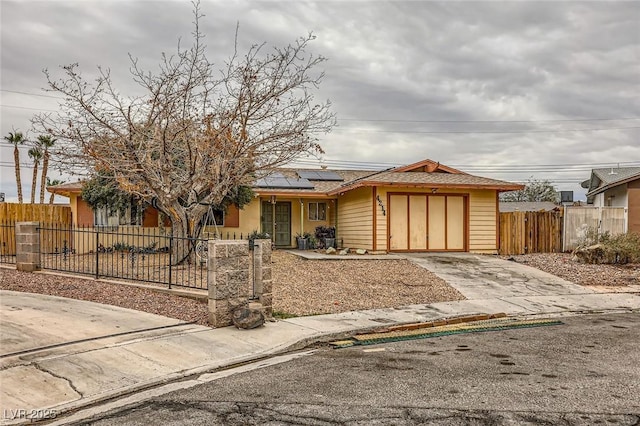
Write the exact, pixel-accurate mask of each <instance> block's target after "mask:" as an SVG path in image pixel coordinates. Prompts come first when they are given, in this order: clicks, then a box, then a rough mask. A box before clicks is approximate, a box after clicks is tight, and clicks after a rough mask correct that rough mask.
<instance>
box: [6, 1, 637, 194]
mask: <svg viewBox="0 0 640 426" xmlns="http://www.w3.org/2000/svg"><path fill="white" fill-rule="evenodd" d="M201 8H202V12H203V13H204V14H205V15H206V16H205V18H204V19H203V20H202V22H201V26H202V29H203V31H204V33H205V34H206V44H207V46H208V52H207V55H208V57H209V58H210V59H212V60H213V61H214V62H216V63H220V64H221V63H222V62H223V61H224V59H225V58H227V57H229V56H230V54H231V53H232V48H233V39H234V31H235V27H236V24H239V27H240V32H239V45H240V51H242V50H243V49H245V50H246V48H247V47H248V46H250V45H251V44H254V43H261V42H266V44H267V45H268V46H283V45H286V44H288V43H290V42H293V41H294V40H295V39H296V38H297V37H299V36H303V35H306V34H307V33H308V32H310V31H312V32H313V33H314V34H315V36H316V37H317V38H316V40H315V41H314V42H313V43H312V44H311V50H312V51H313V53H315V54H320V55H323V56H326V57H327V58H329V61H328V62H325V63H324V64H323V66H324V71H325V72H326V78H325V80H324V82H323V84H322V86H321V88H320V89H319V91H318V93H317V96H318V97H319V98H320V99H330V100H331V101H332V102H333V106H334V111H335V113H336V114H337V118H338V124H339V125H338V127H336V128H335V129H334V131H333V132H332V133H331V134H328V135H326V136H323V137H322V139H321V145H322V146H323V148H324V150H325V151H326V154H325V157H324V160H325V162H326V164H327V165H329V166H330V167H339V168H369V169H380V168H386V167H390V166H393V165H398V164H407V163H411V162H414V161H417V160H420V159H424V158H430V159H433V160H435V161H440V162H441V163H444V164H446V165H450V166H453V167H458V168H460V169H462V170H464V171H467V172H470V173H473V174H477V175H481V176H487V177H493V178H498V179H505V180H510V181H526V180H527V179H528V178H530V177H533V178H534V179H549V180H551V181H552V182H553V183H554V185H555V186H556V187H557V189H559V190H574V191H576V193H575V196H576V198H577V199H584V191H583V190H582V189H581V188H580V187H579V184H578V182H580V181H582V180H584V179H587V178H588V177H589V172H590V169H591V168H594V167H610V166H617V165H618V164H619V165H620V166H640V2H639V1H629V2H616V1H607V2H593V1H586V2H580V1H570V2H558V1H534V2H527V1H505V2H499V1H492V2H480V1H469V2H454V1H447V2H436V1H407V2H405V1H392V2H385V1H321V2H311V1H308V2H307V1H284V2H283V1H224V2H217V1H215V2H214V1H204V0H203V2H202V6H201ZM0 14H1V17H0V19H1V24H2V30H1V37H2V39H1V48H2V49H1V50H2V52H1V54H2V58H1V59H2V62H1V76H0V77H1V92H0V104H1V106H2V108H1V130H2V135H3V136H5V135H7V134H8V132H10V131H12V129H17V130H21V131H29V129H30V123H29V119H30V118H31V116H32V115H33V114H35V113H38V112H39V111H49V110H51V111H54V110H55V109H56V106H57V102H58V100H57V99H55V98H52V97H47V96H51V94H47V93H46V92H43V91H42V89H43V88H44V87H45V79H44V76H43V74H42V69H43V68H48V69H49V70H51V71H54V72H57V67H58V66H59V65H64V64H70V63H75V62H78V63H79V64H80V68H81V70H83V72H84V73H85V75H91V74H92V73H93V72H95V68H96V66H97V65H102V66H104V67H109V68H111V71H112V76H113V77H114V80H115V81H116V83H117V85H118V87H119V88H120V89H121V91H122V92H123V93H131V94H140V89H139V88H138V87H136V86H135V84H134V83H133V82H132V81H131V79H130V76H129V74H128V66H129V58H128V53H130V54H132V55H133V56H135V57H138V58H139V59H140V61H141V63H143V64H145V65H147V68H153V66H154V65H155V64H157V62H158V58H159V57H160V54H161V52H168V53H170V52H173V51H175V47H176V41H177V38H178V37H182V39H183V43H187V42H188V40H189V38H190V32H191V30H192V24H191V22H192V20H193V16H192V6H191V4H190V3H189V2H188V1H178V0H176V1H145V0H128V1H124V0H122V1H118V0H102V1H90V0H86V1H80V0H76V1H67V0H49V1H8V0H2V1H1V2H0ZM29 136H30V137H31V138H35V137H36V136H37V135H36V134H34V133H33V132H30V133H29ZM0 145H2V148H0V192H5V193H6V194H7V199H8V200H12V199H15V194H16V189H15V177H14V170H13V155H12V146H11V145H10V144H8V143H4V142H3V143H2V144H0ZM26 151H27V148H24V149H22V150H21V153H22V163H24V167H23V169H24V171H23V185H24V187H25V196H26V197H28V196H29V193H30V191H29V188H28V187H30V182H31V171H30V170H29V168H30V164H29V159H28V158H27V152H26ZM300 164H301V165H306V166H311V167H316V166H318V165H319V164H318V162H317V161H316V160H313V161H310V160H306V161H303V162H301V163H300ZM54 177H56V176H54ZM62 177H63V178H64V179H67V180H72V179H75V178H70V177H68V176H62Z"/></svg>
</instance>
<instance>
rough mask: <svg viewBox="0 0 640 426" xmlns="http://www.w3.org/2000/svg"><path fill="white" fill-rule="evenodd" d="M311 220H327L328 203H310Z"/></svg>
mask: <svg viewBox="0 0 640 426" xmlns="http://www.w3.org/2000/svg"><path fill="white" fill-rule="evenodd" d="M309 220H327V203H309Z"/></svg>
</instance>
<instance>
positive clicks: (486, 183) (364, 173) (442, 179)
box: [50, 163, 522, 197]
mask: <svg viewBox="0 0 640 426" xmlns="http://www.w3.org/2000/svg"><path fill="white" fill-rule="evenodd" d="M416 164H420V163H416ZM302 170H307V171H309V170H314V171H318V170H322V169H293V168H279V169H277V172H278V173H280V174H282V175H284V176H285V177H289V178H297V177H298V175H297V171H302ZM327 170H328V169H327ZM451 170H453V171H454V173H444V172H413V171H406V172H405V171H399V170H398V169H392V170H336V169H331V171H332V172H335V173H337V174H338V175H340V176H341V177H342V178H343V179H344V180H343V181H318V180H312V184H313V188H309V189H299V188H263V187H261V188H254V190H255V191H256V192H257V193H259V194H266V195H273V194H292V195H299V196H305V195H306V196H311V197H313V196H316V197H318V196H328V195H335V194H337V193H340V192H346V191H350V190H352V189H355V188H359V187H361V186H381V185H384V186H390V185H399V186H417V187H432V188H445V187H448V188H484V189H496V190H500V191H511V190H517V189H522V185H519V184H515V183H511V182H505V181H502V180H496V179H490V178H485V177H480V176H474V175H470V174H467V173H463V172H458V171H457V170H455V169H451ZM81 190H82V182H72V183H64V184H60V185H56V186H52V187H50V192H54V193H56V194H62V195H67V194H69V193H79V192H80V191H81Z"/></svg>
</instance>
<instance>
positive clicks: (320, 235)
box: [316, 226, 336, 248]
mask: <svg viewBox="0 0 640 426" xmlns="http://www.w3.org/2000/svg"><path fill="white" fill-rule="evenodd" d="M316 239H317V240H318V241H321V242H322V245H323V246H324V248H329V247H333V248H335V245H336V228H335V227H334V226H318V227H316Z"/></svg>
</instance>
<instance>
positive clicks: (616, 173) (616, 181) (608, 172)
mask: <svg viewBox="0 0 640 426" xmlns="http://www.w3.org/2000/svg"><path fill="white" fill-rule="evenodd" d="M635 179H640V167H617V168H606V169H593V170H591V178H590V179H589V180H587V181H585V182H584V183H587V184H588V185H587V198H589V197H591V196H593V195H595V194H598V193H600V192H603V191H606V190H607V189H609V188H613V187H615V186H618V185H621V184H623V183H626V182H629V181H631V180H635Z"/></svg>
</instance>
